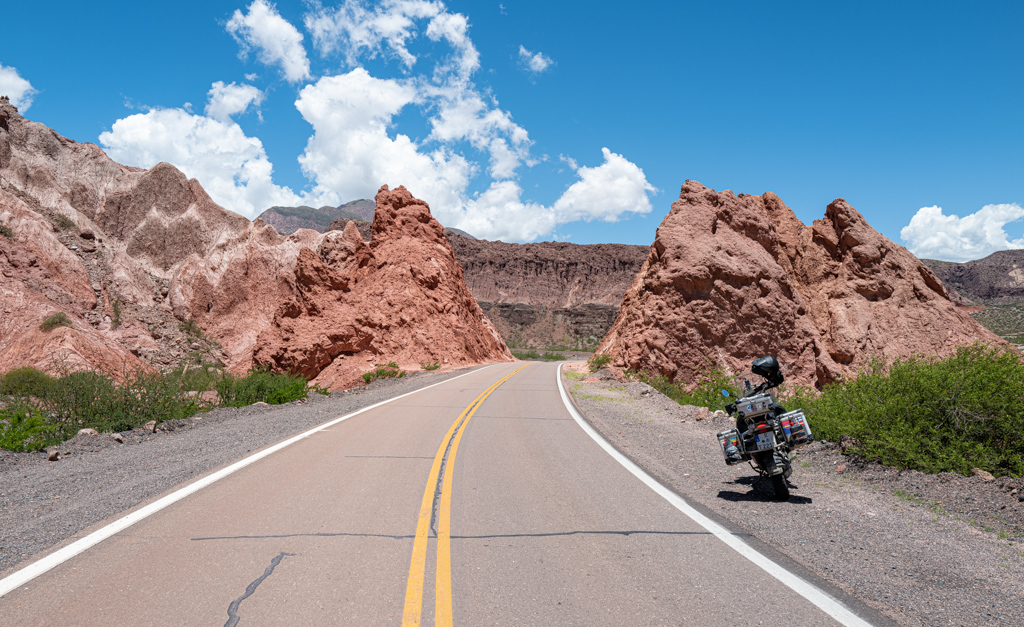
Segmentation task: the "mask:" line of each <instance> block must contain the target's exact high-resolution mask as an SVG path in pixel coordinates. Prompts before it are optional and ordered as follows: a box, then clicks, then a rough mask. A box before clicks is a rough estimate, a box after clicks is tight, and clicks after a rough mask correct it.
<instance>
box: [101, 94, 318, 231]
mask: <svg viewBox="0 0 1024 627" xmlns="http://www.w3.org/2000/svg"><path fill="white" fill-rule="evenodd" d="M100 143H101V144H103V147H104V149H105V150H106V151H107V154H109V155H110V157H111V158H113V159H114V160H116V161H119V162H121V163H124V164H127V165H133V166H138V167H143V168H150V167H152V166H154V165H156V164H157V163H160V162H161V161H166V162H167V163H170V164H172V165H174V166H176V167H177V168H178V169H179V170H181V171H182V172H184V173H185V175H186V176H188V177H189V178H196V179H198V180H199V182H200V183H201V184H202V185H203V188H204V189H205V190H206V192H207V193H208V194H210V197H211V198H213V200H214V201H216V202H217V203H218V204H220V205H221V206H223V207H225V208H227V209H230V210H231V211H234V212H236V213H240V214H242V215H244V216H246V217H248V218H253V217H255V216H256V215H257V214H259V213H261V212H262V211H264V210H265V209H267V208H269V207H272V206H274V205H296V204H300V203H301V201H302V200H303V199H302V198H300V197H299V196H298V195H296V194H294V193H293V192H292V191H291V190H290V189H289V188H287V187H280V186H278V185H275V184H274V183H273V181H272V173H273V166H272V165H271V163H270V160H269V159H268V158H267V154H266V152H265V151H264V150H263V144H262V142H260V140H259V139H256V138H255V137H247V136H246V135H245V133H244V132H243V131H242V129H241V127H239V126H238V124H235V123H234V122H222V121H220V120H215V119H213V118H208V117H204V116H200V115H192V114H190V113H188V112H187V111H185V110H183V109H153V110H150V111H149V112H147V113H137V114H135V115H130V116H128V117H126V118H122V119H120V120H118V121H117V122H115V123H114V125H113V126H112V127H111V129H110V130H109V131H107V132H104V133H101V134H100Z"/></svg>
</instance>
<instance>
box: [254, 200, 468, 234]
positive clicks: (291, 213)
mask: <svg viewBox="0 0 1024 627" xmlns="http://www.w3.org/2000/svg"><path fill="white" fill-rule="evenodd" d="M375 209H376V203H374V201H373V200H370V199H367V198H362V199H360V200H353V201H351V202H347V203H345V204H344V205H338V206H337V207H331V206H330V205H325V206H323V207H320V208H319V209H314V208H313V207H307V206H305V205H302V206H301V207H271V208H270V209H267V210H266V211H264V212H263V213H261V214H260V215H259V216H257V218H256V219H257V220H258V219H261V218H262V219H263V222H264V223H266V224H269V225H270V226H272V227H274V230H276V231H277V232H278V233H280V234H281V235H291V234H292V233H294V232H295V231H298V230H299V229H313V230H314V231H318V232H320V233H324V232H326V231H331V230H335V229H337V230H342V229H344V228H345V222H347V221H349V220H355V221H356V224H357V225H359V226H361V229H360V230H361V231H364V230H366V231H367V232H369V231H368V229H369V223H370V222H373V213H374V211H375ZM360 223H367V224H366V225H361V224H360ZM448 230H449V231H452V232H453V233H458V234H459V235H461V236H463V237H468V238H469V239H476V238H475V237H473V236H472V235H470V234H469V233H467V232H465V231H463V230H461V229H448ZM364 237H366V239H369V237H368V236H367V235H366V234H365V233H364Z"/></svg>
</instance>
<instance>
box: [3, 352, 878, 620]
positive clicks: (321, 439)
mask: <svg viewBox="0 0 1024 627" xmlns="http://www.w3.org/2000/svg"><path fill="white" fill-rule="evenodd" d="M744 546H745V545H744ZM748 557H749V556H744V555H742V554H741V553H740V552H738V551H737V550H735V549H734V548H732V547H730V546H728V545H727V544H726V543H725V542H723V540H722V539H720V538H719V537H718V536H716V535H715V534H714V533H712V532H711V531H709V528H708V527H706V526H702V525H701V524H698V522H695V521H694V520H693V519H691V518H690V517H689V516H687V515H686V514H685V513H684V512H683V511H681V510H680V508H679V506H677V505H674V504H673V503H671V502H670V501H669V500H667V499H666V497H664V496H662V495H659V494H658V493H656V492H655V491H654V490H652V489H651V487H649V486H648V485H647V484H645V483H644V482H642V481H641V480H640V479H638V478H637V476H635V475H634V474H632V473H631V472H630V471H629V470H627V469H626V468H625V467H624V466H623V465H622V464H621V463H620V462H619V461H617V460H616V459H615V458H613V457H612V456H611V455H610V454H609V453H608V452H607V451H606V450H605V449H603V448H602V447H601V446H599V445H598V443H597V442H595V440H594V439H592V438H591V436H590V435H588V433H587V432H586V431H585V430H584V429H583V428H582V427H581V425H580V424H578V422H577V421H576V420H575V419H574V417H573V416H572V415H571V414H570V412H569V411H568V410H567V408H566V406H565V404H564V403H563V400H562V398H561V396H560V394H559V390H558V387H557V383H556V367H555V366H554V365H551V364H525V365H524V364H521V363H518V364H501V365H495V366H490V367H487V368H482V369H479V370H475V371H473V372H471V373H469V374H467V375H465V376H462V377H458V378H456V379H451V380H449V381H446V382H444V383H441V384H438V385H435V386H432V387H430V388H425V389H423V390H420V391H418V392H415V393H412V394H409V395H406V396H404V397H401V398H398V399H396V400H393V401H391V402H389V403H386V404H383V405H381V406H379V407H376V408H374V409H371V410H369V411H364V412H362V413H359V414H358V415H354V416H352V417H350V418H347V419H345V420H341V421H336V422H334V423H333V424H331V425H330V426H328V427H326V428H323V429H321V430H318V431H316V432H315V433H311V434H309V435H307V436H306V437H302V438H298V439H297V440H296V441H295V442H294V443H292V444H290V445H288V446H285V447H283V448H280V450H276V451H275V452H273V454H270V455H267V456H265V457H263V458H262V459H259V460H258V461H255V462H254V463H251V464H248V465H245V466H244V467H241V468H239V469H238V470H236V471H234V472H232V473H231V474H228V475H227V476H224V477H223V478H221V479H220V480H218V481H216V482H213V483H211V484H209V485H206V486H205V487H203V488H202V489H200V490H198V491H195V492H194V493H191V494H189V495H188V496H185V497H184V498H180V499H179V500H177V501H175V502H173V503H172V504H170V505H168V506H166V507H164V508H163V509H160V510H159V511H156V512H155V513H153V514H151V515H149V516H148V517H145V518H144V519H142V520H140V521H138V522H136V523H135V524H132V525H131V526H128V527H127V528H125V529H123V530H121V531H119V532H118V533H115V534H113V535H111V536H110V537H109V538H107V539H105V540H103V541H102V542H99V543H98V544H96V545H95V546H92V547H91V548H89V549H87V550H85V551H84V552H81V553H80V554H78V555H75V556H73V557H70V559H67V560H66V561H63V562H62V563H60V564H59V565H56V566H54V567H53V568H52V569H50V570H48V571H47V572H45V573H43V574H41V575H39V576H37V577H35V578H34V579H31V580H30V581H28V582H27V583H25V584H24V585H21V586H20V587H18V588H16V589H14V590H11V591H10V592H8V593H7V594H5V595H4V596H2V597H0V624H2V625H19V626H27V625H54V624H61V625H243V626H244V625H398V624H419V623H420V622H422V624H438V625H445V624H456V625H601V624H606V625H661V624H666V625H748V624H790V625H832V624H837V623H836V620H835V619H834V618H832V617H831V616H829V615H828V614H827V613H826V611H831V612H832V614H833V616H838V617H839V618H840V620H841V621H842V622H845V623H846V624H858V623H857V622H856V620H851V619H848V618H843V617H844V616H845V614H844V613H843V612H845V610H844V609H843V608H842V607H841V606H837V607H839V608H840V610H842V611H839V612H838V613H837V612H836V611H835V608H834V607H833V606H831V605H829V604H828V603H824V604H823V603H821V602H820V600H819V601H818V602H817V604H815V602H812V600H813V599H814V598H815V597H814V595H810V597H809V598H811V599H812V600H808V598H805V596H806V595H805V596H801V594H798V593H797V592H796V591H794V589H792V588H790V587H787V586H786V585H784V584H783V583H781V582H780V581H779V579H777V578H776V577H774V576H772V575H771V574H769V572H767V571H766V570H765V569H764V568H762V567H759V566H757V565H755V564H754V563H753V562H752V561H751V559H749V558H748ZM15 576H17V573H15V575H12V577H15ZM3 590H4V582H3V581H0V593H2V591H3ZM822 607H824V610H826V611H823V609H822Z"/></svg>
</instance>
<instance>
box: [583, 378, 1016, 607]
mask: <svg viewBox="0 0 1024 627" xmlns="http://www.w3.org/2000/svg"><path fill="white" fill-rule="evenodd" d="M584 366H585V364H578V365H577V366H576V367H575V368H573V369H574V370H576V372H578V373H579V374H572V375H570V376H572V377H573V378H563V383H564V384H565V386H566V389H567V390H568V391H569V392H570V393H571V394H572V396H573V397H574V399H575V402H576V404H577V405H578V406H579V407H580V408H581V410H582V411H583V413H584V415H585V416H586V417H587V419H588V420H589V421H590V422H591V424H592V425H593V426H594V427H595V428H597V429H598V431H600V432H601V433H602V434H603V435H604V436H605V437H606V438H607V439H608V440H609V441H610V442H611V443H612V444H613V445H614V446H615V447H616V448H618V449H619V450H620V451H622V452H623V453H625V454H626V455H627V456H629V457H630V458H631V459H633V460H634V461H635V462H637V463H638V464H639V465H641V466H642V467H644V468H645V469H646V470H647V471H648V472H650V473H651V474H653V475H654V476H656V477H657V478H658V479H659V480H661V481H662V482H663V483H665V484H666V485H668V486H669V487H671V488H672V489H673V490H674V491H676V492H677V493H679V494H680V495H682V496H683V497H684V498H686V499H688V500H689V501H690V502H692V503H695V504H697V505H698V506H701V507H704V508H707V510H709V511H710V512H712V513H713V514H717V515H720V516H723V517H725V518H727V519H729V520H730V521H732V522H733V523H735V524H736V525H738V526H739V527H741V528H743V529H745V530H747V531H749V532H750V533H751V534H753V535H754V536H755V537H756V538H757V539H758V540H760V541H761V542H764V543H766V544H768V545H770V546H771V547H774V548H775V549H777V550H779V551H781V552H783V553H784V554H785V555H787V556H789V557H790V558H792V559H793V560H795V561H796V562H798V563H800V564H801V565H803V566H804V567H806V568H807V569H809V570H810V571H812V572H814V573H816V574H817V575H819V576H821V577H823V578H824V579H826V580H827V581H830V582H832V583H833V584H835V585H837V586H839V587H840V588H842V589H843V590H845V591H846V592H848V593H850V594H852V595H854V596H856V597H858V598H860V599H861V600H863V601H865V602H866V603H868V604H869V605H871V606H872V607H874V608H875V609H877V610H878V611H880V612H882V613H883V614H885V615H887V616H889V617H890V618H892V619H893V620H895V621H896V622H897V623H899V624H901V625H907V626H915V627H916V626H922V627H924V626H931V625H1015V624H1018V623H1019V620H1020V616H1022V615H1024V502H1022V499H1024V479H1010V478H1000V479H996V480H993V481H985V480H984V479H982V478H980V477H963V476H961V475H956V474H952V473H942V474H939V475H927V474H924V473H921V472H917V471H901V470H898V469H894V468H888V467H885V466H880V465H878V464H874V463H867V462H865V461H864V460H861V459H857V458H853V457H850V456H845V455H843V454H842V453H841V451H840V450H839V447H838V446H836V445H834V444H828V443H823V442H817V443H813V444H810V445H808V446H806V447H804V448H802V449H800V450H799V457H798V458H797V460H796V462H795V467H794V472H793V476H792V478H791V479H790V482H791V491H792V498H791V499H790V501H789V502H786V503H779V502H777V501H775V500H774V492H773V490H772V487H771V484H770V482H768V481H767V480H762V479H760V478H759V477H758V476H757V473H756V472H754V471H753V470H751V469H750V468H749V467H747V466H726V465H725V463H724V460H723V458H722V454H721V450H720V448H719V445H718V443H717V440H716V438H715V434H716V433H718V432H719V431H723V430H725V429H727V428H730V427H731V426H732V425H733V424H734V421H733V420H732V419H730V418H728V417H726V416H724V415H719V416H715V415H714V414H709V413H708V411H707V410H706V409H704V408H696V407H687V406H680V405H678V404H676V403H675V402H673V401H672V400H670V399H668V398H666V397H664V396H662V395H661V394H659V393H658V392H657V391H655V390H653V389H651V388H650V387H649V386H647V385H645V384H643V383H621V382H619V381H617V380H615V379H613V378H611V377H604V378H603V379H604V380H599V379H597V378H593V377H590V376H589V375H583V374H582V373H580V371H581V370H583V368H584ZM584 376H586V377H587V379H585V380H581V379H584ZM809 419H810V423H811V427H812V429H813V427H814V417H813V416H809Z"/></svg>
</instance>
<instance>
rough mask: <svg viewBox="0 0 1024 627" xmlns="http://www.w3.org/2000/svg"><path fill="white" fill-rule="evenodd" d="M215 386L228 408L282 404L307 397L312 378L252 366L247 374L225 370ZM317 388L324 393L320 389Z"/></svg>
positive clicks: (221, 400) (317, 390)
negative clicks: (242, 375)
mask: <svg viewBox="0 0 1024 627" xmlns="http://www.w3.org/2000/svg"><path fill="white" fill-rule="evenodd" d="M214 385H215V388H216V390H217V395H218V396H219V397H220V402H221V403H222V404H223V405H225V406H227V407H244V406H246V405H252V404H253V403H259V402H263V403H267V404H268V405H281V404H282V403H287V402H290V401H294V400H298V399H300V398H306V396H307V395H308V394H309V392H310V387H309V380H308V379H307V378H306V377H304V376H302V375H293V374H288V373H276V372H270V371H268V370H261V369H252V370H250V371H249V372H248V373H247V374H246V375H245V376H244V377H234V376H232V375H231V374H230V373H224V374H223V376H222V377H221V378H220V380H218V381H217V382H216V383H215V384H214ZM314 391H316V392H319V393H321V394H323V393H324V392H325V391H324V390H321V389H320V388H315V389H314Z"/></svg>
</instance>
